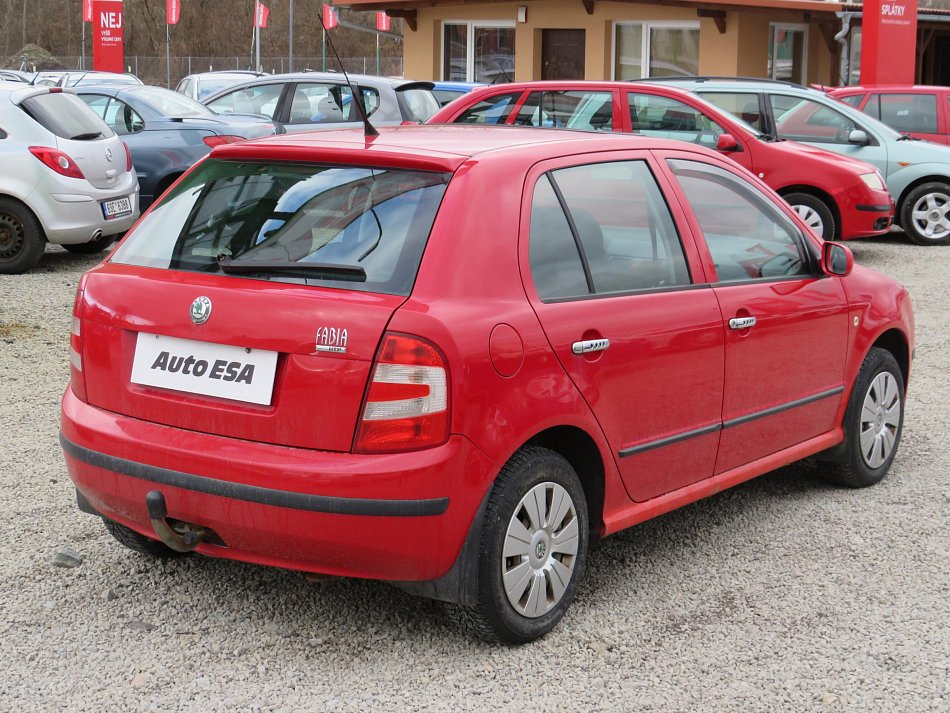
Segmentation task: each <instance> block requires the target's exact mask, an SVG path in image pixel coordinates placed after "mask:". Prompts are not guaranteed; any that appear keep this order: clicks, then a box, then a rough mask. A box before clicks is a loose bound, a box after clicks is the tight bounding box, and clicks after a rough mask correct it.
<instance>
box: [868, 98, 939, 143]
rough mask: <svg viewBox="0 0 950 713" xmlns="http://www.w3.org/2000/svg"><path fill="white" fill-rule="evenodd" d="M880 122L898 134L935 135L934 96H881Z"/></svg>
mask: <svg viewBox="0 0 950 713" xmlns="http://www.w3.org/2000/svg"><path fill="white" fill-rule="evenodd" d="M880 96H881V109H880V111H881V117H880V118H881V121H883V122H884V123H885V124H887V125H888V126H890V127H891V128H892V129H895V130H896V131H900V132H911V131H915V132H918V133H921V134H935V133H937V95H936V94H910V93H907V94H881V95H880Z"/></svg>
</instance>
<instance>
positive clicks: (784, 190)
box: [776, 183, 841, 239]
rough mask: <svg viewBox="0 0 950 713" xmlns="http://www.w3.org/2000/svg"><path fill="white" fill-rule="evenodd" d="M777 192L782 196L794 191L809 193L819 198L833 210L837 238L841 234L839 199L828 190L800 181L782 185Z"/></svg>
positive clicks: (832, 215)
mask: <svg viewBox="0 0 950 713" xmlns="http://www.w3.org/2000/svg"><path fill="white" fill-rule="evenodd" d="M776 193H778V194H779V195H780V196H782V198H785V196H788V195H791V194H792V193H807V194H808V195H810V196H812V197H814V198H817V199H818V200H820V201H821V202H822V203H824V204H825V205H826V206H827V207H828V210H830V211H831V217H833V218H834V219H835V239H837V238H838V237H839V236H840V235H841V211H840V210H839V209H838V201H836V200H835V199H834V197H833V196H832V195H831V194H830V193H828V192H827V191H823V190H822V189H820V188H818V187H817V186H809V185H805V184H801V183H798V184H794V185H791V186H782V187H781V188H779V189H778V190H777V191H776Z"/></svg>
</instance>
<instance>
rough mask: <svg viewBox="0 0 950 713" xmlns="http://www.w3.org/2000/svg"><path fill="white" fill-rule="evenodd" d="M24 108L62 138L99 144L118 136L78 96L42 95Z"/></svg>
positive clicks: (35, 97)
mask: <svg viewBox="0 0 950 713" xmlns="http://www.w3.org/2000/svg"><path fill="white" fill-rule="evenodd" d="M20 107H21V108H22V109H23V111H25V112H26V113H27V114H29V115H30V116H31V117H33V119H35V120H36V122H37V123H38V124H40V125H41V126H43V127H44V128H45V129H47V130H49V131H51V132H52V133H54V134H56V135H57V136H58V137H59V138H61V139H71V140H81V141H95V140H96V139H107V138H109V137H111V136H113V135H114V134H113V133H112V129H110V128H109V127H108V126H106V124H105V122H104V121H103V120H102V119H100V118H99V116H98V115H97V114H96V113H95V112H94V111H93V110H92V109H90V108H89V107H88V106H86V103H85V102H84V101H83V100H82V99H80V98H79V97H77V96H76V95H75V94H69V93H67V92H53V93H50V94H38V95H36V96H34V97H30V98H29V99H24V100H23V102H22V103H21V104H20Z"/></svg>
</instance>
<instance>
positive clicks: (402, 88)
mask: <svg viewBox="0 0 950 713" xmlns="http://www.w3.org/2000/svg"><path fill="white" fill-rule="evenodd" d="M349 76H350V80H351V81H352V82H353V84H354V85H356V86H358V87H359V88H360V93H361V94H362V95H363V105H364V106H365V107H366V113H367V114H369V116H370V120H371V121H372V122H373V124H374V125H376V126H395V125H398V124H402V123H403V122H413V123H419V122H423V121H425V120H426V119H428V118H429V117H430V116H432V115H433V114H435V112H436V111H438V110H439V101H438V100H437V99H436V98H435V95H434V94H433V93H432V87H433V83H432V82H417V81H412V80H406V79H390V78H388V77H376V76H370V75H365V74H351V75H349ZM202 103H203V104H205V105H206V106H207V107H208V108H209V109H211V110H212V111H214V112H216V113H218V114H264V115H265V116H268V117H270V118H272V119H273V120H274V121H276V122H279V123H280V124H282V125H283V126H284V128H285V129H286V131H287V132H288V133H297V132H300V131H313V130H315V129H339V128H345V127H352V126H353V125H354V124H357V123H359V122H360V116H359V112H358V111H357V110H356V108H355V106H354V105H353V90H352V89H351V88H350V85H348V84H347V82H346V79H345V78H344V76H343V75H342V74H337V73H335V72H299V73H295V74H276V75H265V76H263V77H258V78H257V79H252V80H250V81H247V82H242V83H241V84H236V85H234V86H231V87H228V88H226V89H222V90H221V91H219V92H217V93H216V94H212V95H211V96H209V97H206V98H205V99H204V100H202Z"/></svg>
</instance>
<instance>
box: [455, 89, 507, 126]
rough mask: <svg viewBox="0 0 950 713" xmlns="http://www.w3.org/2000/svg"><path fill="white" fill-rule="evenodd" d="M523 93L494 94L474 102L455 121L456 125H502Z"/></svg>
mask: <svg viewBox="0 0 950 713" xmlns="http://www.w3.org/2000/svg"><path fill="white" fill-rule="evenodd" d="M522 94H523V92H520V91H518V92H507V93H505V94H495V95H494V96H490V97H486V98H485V99H482V100H481V101H479V102H476V103H475V104H473V105H472V106H470V107H469V108H468V109H466V110H465V111H463V112H462V113H461V114H459V115H458V118H456V119H455V121H454V123H456V124H504V123H505V122H507V121H508V117H509V116H511V111H512V110H513V109H514V108H515V105H516V104H517V103H518V100H519V99H520V98H521V95H522Z"/></svg>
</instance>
